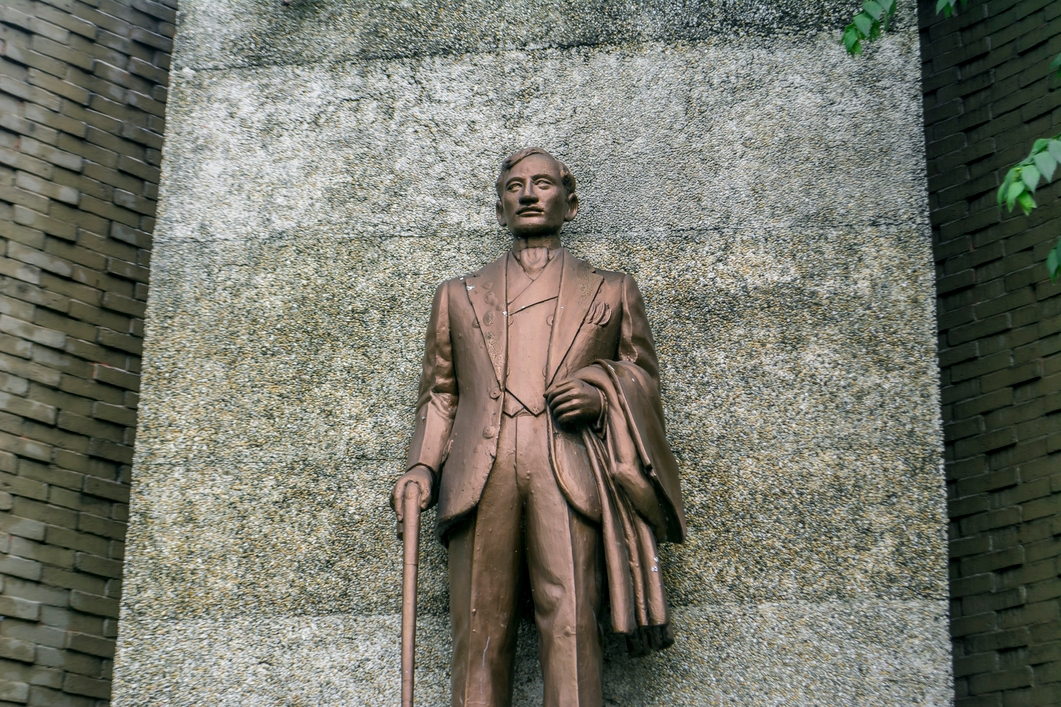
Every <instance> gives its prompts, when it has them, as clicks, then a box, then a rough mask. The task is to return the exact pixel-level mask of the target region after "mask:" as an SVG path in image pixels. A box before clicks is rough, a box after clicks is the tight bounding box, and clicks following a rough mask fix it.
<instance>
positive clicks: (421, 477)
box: [391, 464, 435, 523]
mask: <svg viewBox="0 0 1061 707" xmlns="http://www.w3.org/2000/svg"><path fill="white" fill-rule="evenodd" d="M434 481H435V477H434V475H433V474H432V473H431V470H430V469H428V468H427V467H426V466H424V465H423V464H417V465H416V466H414V467H413V468H412V469H410V470H409V471H407V472H405V473H404V474H402V475H401V477H400V478H399V479H398V481H397V482H396V483H395V484H394V491H392V492H391V508H393V509H394V512H395V513H396V514H397V515H398V522H399V523H400V522H401V521H402V520H404V515H405V513H404V512H403V511H404V509H403V508H402V506H403V503H402V502H403V499H404V498H405V487H406V485H407V484H416V485H417V486H418V487H419V488H420V510H422V511H423V510H427V507H428V506H430V505H431V496H432V494H431V489H432V486H433V485H434Z"/></svg>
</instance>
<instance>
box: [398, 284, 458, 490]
mask: <svg viewBox="0 0 1061 707" xmlns="http://www.w3.org/2000/svg"><path fill="white" fill-rule="evenodd" d="M456 413H457V379H456V376H455V374H454V370H453V344H452V342H451V340H450V319H449V282H443V283H442V284H441V285H439V287H438V289H437V290H436V291H435V298H434V300H433V301H432V303H431V318H430V320H429V321H428V324H427V337H426V341H425V343H424V366H423V371H422V372H421V374H420V394H419V398H418V400H417V402H416V425H415V427H414V430H413V440H412V442H411V443H410V445H409V459H408V461H407V462H406V465H405V468H406V469H407V470H408V469H411V468H413V467H414V466H416V465H418V464H423V465H424V466H426V467H427V468H429V469H430V470H431V472H432V473H433V474H435V475H436V477H437V476H438V473H439V470H440V468H441V467H442V463H443V461H444V457H445V453H446V446H447V444H448V442H449V436H450V431H451V430H452V428H453V417H454V415H456Z"/></svg>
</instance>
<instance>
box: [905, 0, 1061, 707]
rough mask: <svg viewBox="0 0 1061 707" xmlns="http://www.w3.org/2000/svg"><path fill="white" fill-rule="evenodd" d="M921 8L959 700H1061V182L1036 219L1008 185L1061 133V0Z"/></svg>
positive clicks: (997, 706)
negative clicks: (1008, 202) (1052, 274)
mask: <svg viewBox="0 0 1061 707" xmlns="http://www.w3.org/2000/svg"><path fill="white" fill-rule="evenodd" d="M922 9H923V16H922V52H923V61H924V64H923V72H924V88H925V123H926V126H927V128H926V131H927V145H928V159H929V162H928V165H929V172H928V174H929V181H928V183H929V188H930V192H931V197H930V199H931V201H930V203H931V207H932V224H933V237H934V244H935V254H936V266H937V271H938V275H939V281H938V283H939V287H938V289H939V305H938V307H939V334H940V344H939V346H940V376H941V382H942V401H943V419H944V423H945V427H944V429H945V431H946V458H947V489H948V493H949V498H950V519H951V523H950V547H951V551H950V555H951V562H950V565H951V596H952V603H951V607H952V608H951V616H952V623H951V632H952V634H953V636H954V673H955V676H956V681H955V687H956V692H957V697H958V701H957V704H958V705H961V706H963V707H965V706H968V707H973V706H975V707H1001V706H1002V705H1011V704H1021V705H1056V704H1061V624H1059V618H1061V599H1059V597H1061V576H1059V575H1061V567H1059V565H1058V561H1059V558H1061V542H1059V539H1058V538H1059V536H1061V414H1058V412H1059V411H1061V283H1050V281H1049V277H1048V275H1047V271H1046V267H1045V266H1044V264H1043V261H1044V260H1045V259H1046V254H1047V252H1049V250H1050V249H1051V248H1052V247H1053V246H1054V244H1056V243H1057V238H1058V235H1059V233H1061V228H1059V226H1061V201H1059V200H1058V195H1059V189H1058V188H1057V185H1056V184H1055V185H1052V186H1050V187H1048V188H1045V189H1042V190H1040V191H1039V193H1037V194H1036V197H1035V198H1036V201H1038V203H1039V204H1040V207H1039V208H1038V209H1037V210H1036V211H1035V212H1034V213H1033V215H1032V216H1031V217H1030V218H1027V217H1024V216H1023V215H1021V214H1019V213H1018V214H1013V215H1006V216H1004V215H1003V214H1002V212H1000V211H999V209H998V206H997V203H996V201H995V193H996V190H997V189H998V186H999V184H1001V180H1002V179H1003V178H1004V177H1005V174H1006V170H1008V169H1009V167H1010V166H1012V165H1013V164H1015V163H1016V162H1018V161H1020V160H1022V159H1024V158H1025V157H1026V156H1027V155H1028V151H1029V150H1030V149H1031V147H1032V144H1033V143H1034V142H1035V140H1036V139H1038V138H1041V137H1052V136H1054V135H1057V133H1058V132H1059V131H1061V110H1059V108H1061V93H1059V92H1058V91H1057V90H1056V85H1057V80H1056V79H1055V78H1054V77H1053V76H1052V74H1053V72H1052V71H1051V70H1050V62H1051V60H1052V59H1053V58H1054V57H1055V56H1057V54H1058V53H1061V24H1059V21H1058V16H1059V15H1061V3H1058V2H1045V1H1043V0H1036V1H1032V2H1026V1H1025V0H1020V1H1017V0H996V1H994V2H976V3H970V5H969V7H968V8H967V9H966V10H962V12H961V13H959V15H957V16H955V17H953V18H951V19H949V20H948V19H943V18H939V17H936V16H935V15H934V12H933V10H934V8H930V7H928V5H927V3H926V4H925V7H924V8H922Z"/></svg>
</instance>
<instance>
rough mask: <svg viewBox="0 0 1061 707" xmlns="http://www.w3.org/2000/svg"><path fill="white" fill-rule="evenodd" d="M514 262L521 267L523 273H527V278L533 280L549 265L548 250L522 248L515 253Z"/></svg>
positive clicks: (544, 248)
mask: <svg viewBox="0 0 1061 707" xmlns="http://www.w3.org/2000/svg"><path fill="white" fill-rule="evenodd" d="M516 260H518V261H519V264H520V265H521V266H522V267H523V272H525V273H527V277H529V278H530V279H532V280H533V279H535V278H537V277H538V275H540V274H541V272H542V270H544V269H545V266H546V265H548V264H549V249H548V248H546V247H544V246H543V247H541V248H524V249H523V250H520V251H517V252H516Z"/></svg>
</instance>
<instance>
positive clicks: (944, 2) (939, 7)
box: [936, 0, 950, 17]
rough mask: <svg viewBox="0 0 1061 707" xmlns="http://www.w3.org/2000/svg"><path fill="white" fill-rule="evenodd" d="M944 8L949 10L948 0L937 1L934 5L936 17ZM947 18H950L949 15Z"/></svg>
mask: <svg viewBox="0 0 1061 707" xmlns="http://www.w3.org/2000/svg"><path fill="white" fill-rule="evenodd" d="M945 7H946V8H950V0H939V2H937V3H936V14H937V15H938V14H939V12H940V10H942V9H943V8H945ZM947 17H950V15H947Z"/></svg>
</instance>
